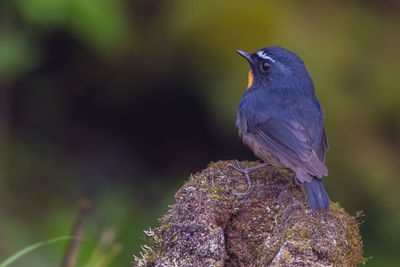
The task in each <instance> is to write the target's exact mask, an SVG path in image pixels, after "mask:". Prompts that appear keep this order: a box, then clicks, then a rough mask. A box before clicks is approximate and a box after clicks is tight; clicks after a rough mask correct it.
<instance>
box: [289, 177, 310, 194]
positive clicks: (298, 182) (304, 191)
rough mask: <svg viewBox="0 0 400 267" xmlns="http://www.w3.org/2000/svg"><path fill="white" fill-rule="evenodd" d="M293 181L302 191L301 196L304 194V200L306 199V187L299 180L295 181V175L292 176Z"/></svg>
mask: <svg viewBox="0 0 400 267" xmlns="http://www.w3.org/2000/svg"><path fill="white" fill-rule="evenodd" d="M293 179H294V183H295V184H296V185H297V186H298V187H300V189H301V191H303V194H304V196H305V198H306V199H307V198H308V197H307V192H306V185H305V184H304V182H301V181H300V180H299V179H297V176H296V174H294V177H293Z"/></svg>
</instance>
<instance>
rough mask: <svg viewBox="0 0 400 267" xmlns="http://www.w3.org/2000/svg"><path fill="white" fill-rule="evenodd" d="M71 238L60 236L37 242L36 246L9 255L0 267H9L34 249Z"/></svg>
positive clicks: (0, 263)
mask: <svg viewBox="0 0 400 267" xmlns="http://www.w3.org/2000/svg"><path fill="white" fill-rule="evenodd" d="M71 238H73V237H70V236H61V237H56V238H53V239H49V240H46V241H42V242H38V243H36V244H33V245H30V246H28V247H26V248H24V249H22V250H20V251H18V252H16V253H15V254H13V255H11V256H10V257H8V258H7V259H5V260H3V261H2V262H0V267H7V266H10V264H12V263H13V262H15V261H16V260H18V259H19V258H21V257H23V256H24V255H25V254H27V253H29V252H31V251H33V250H35V249H38V248H40V247H42V246H44V245H49V244H52V243H56V242H60V241H64V240H68V239H71Z"/></svg>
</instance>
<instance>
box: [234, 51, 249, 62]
mask: <svg viewBox="0 0 400 267" xmlns="http://www.w3.org/2000/svg"><path fill="white" fill-rule="evenodd" d="M236 52H237V53H238V54H239V55H241V56H242V57H244V58H245V59H247V61H249V62H252V60H251V53H248V52H244V51H242V50H236Z"/></svg>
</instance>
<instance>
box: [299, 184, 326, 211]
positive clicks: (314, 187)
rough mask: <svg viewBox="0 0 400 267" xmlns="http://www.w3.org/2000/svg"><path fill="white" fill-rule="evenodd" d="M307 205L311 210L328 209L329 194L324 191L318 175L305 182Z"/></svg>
mask: <svg viewBox="0 0 400 267" xmlns="http://www.w3.org/2000/svg"><path fill="white" fill-rule="evenodd" d="M305 185H306V191H307V198H308V205H309V206H310V208H311V210H312V211H316V210H329V196H328V194H327V193H326V191H325V187H324V184H323V183H322V180H321V179H320V178H318V177H313V179H312V181H311V182H310V183H307V182H305Z"/></svg>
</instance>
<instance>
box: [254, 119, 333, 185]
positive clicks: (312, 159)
mask: <svg viewBox="0 0 400 267" xmlns="http://www.w3.org/2000/svg"><path fill="white" fill-rule="evenodd" d="M315 125H317V123H315ZM306 127H307V126H306V125H304V124H302V123H300V122H297V121H295V120H281V119H274V118H269V119H267V120H265V121H263V122H259V123H257V124H254V125H251V124H248V125H247V130H248V131H249V132H251V133H252V134H253V135H254V136H255V137H256V138H257V139H258V143H259V144H261V145H263V146H265V148H266V149H267V150H268V151H270V152H271V153H273V154H274V155H275V156H276V157H277V158H279V160H280V161H281V162H282V163H284V164H286V165H288V167H293V168H295V170H298V169H300V170H301V171H304V172H306V173H308V174H310V175H313V176H317V177H320V178H321V177H322V176H326V175H328V170H327V168H326V166H325V164H324V155H323V154H324V153H325V147H327V143H326V137H325V133H324V130H323V127H321V126H320V128H321V130H320V132H321V133H320V137H318V136H312V134H315V132H316V131H315V130H317V129H311V132H312V133H311V132H310V131H309V130H308V129H307V128H306ZM317 134H318V133H317ZM315 138H317V139H320V141H318V142H314V141H315ZM317 143H318V144H317ZM315 144H317V145H315Z"/></svg>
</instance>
